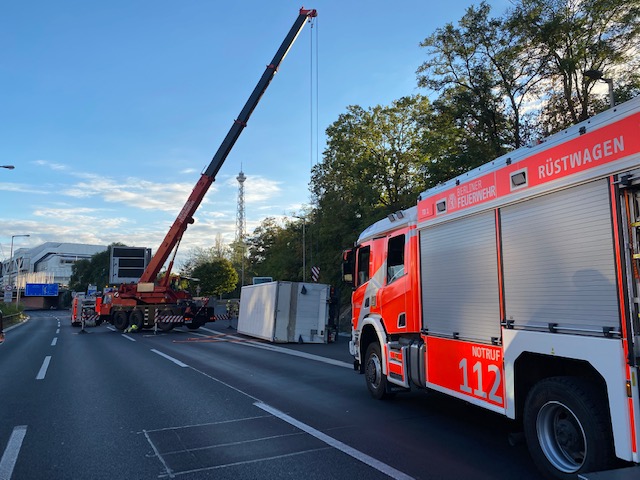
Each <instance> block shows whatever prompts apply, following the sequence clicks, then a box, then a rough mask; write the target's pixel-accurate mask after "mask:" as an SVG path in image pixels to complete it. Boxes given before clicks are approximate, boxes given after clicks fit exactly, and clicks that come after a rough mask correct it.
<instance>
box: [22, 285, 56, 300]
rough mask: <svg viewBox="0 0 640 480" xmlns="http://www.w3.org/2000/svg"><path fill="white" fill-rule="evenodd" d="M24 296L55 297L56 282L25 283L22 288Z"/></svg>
mask: <svg viewBox="0 0 640 480" xmlns="http://www.w3.org/2000/svg"><path fill="white" fill-rule="evenodd" d="M24 296H25V297H57V296H58V284H57V283H27V284H26V285H25V288H24Z"/></svg>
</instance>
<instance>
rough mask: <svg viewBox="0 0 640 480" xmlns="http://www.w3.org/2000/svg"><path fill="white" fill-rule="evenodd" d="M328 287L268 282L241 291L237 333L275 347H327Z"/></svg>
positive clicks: (243, 288)
mask: <svg viewBox="0 0 640 480" xmlns="http://www.w3.org/2000/svg"><path fill="white" fill-rule="evenodd" d="M329 299H330V287H329V285H324V284H319V283H302V282H269V283H261V284H258V285H247V286H244V287H242V293H241V295H240V312H239V315H238V333H242V334H245V335H250V336H252V337H256V338H261V339H263V340H268V341H270V342H275V343H289V342H303V343H327V323H328V320H329Z"/></svg>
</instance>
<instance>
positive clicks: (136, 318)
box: [129, 308, 144, 330]
mask: <svg viewBox="0 0 640 480" xmlns="http://www.w3.org/2000/svg"><path fill="white" fill-rule="evenodd" d="M129 323H130V324H131V325H135V326H136V329H137V330H140V329H141V328H142V324H143V323H144V313H143V312H142V310H139V309H137V308H135V309H133V310H132V312H131V315H129Z"/></svg>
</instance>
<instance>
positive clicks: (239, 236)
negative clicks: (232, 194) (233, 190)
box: [236, 167, 247, 243]
mask: <svg viewBox="0 0 640 480" xmlns="http://www.w3.org/2000/svg"><path fill="white" fill-rule="evenodd" d="M246 179H247V177H246V176H245V175H244V172H243V171H242V167H240V173H239V174H238V176H237V177H236V180H237V181H238V213H237V214H236V242H242V243H244V237H245V235H246V233H247V232H246V231H245V230H246V227H247V224H246V222H245V220H244V181H245V180H246Z"/></svg>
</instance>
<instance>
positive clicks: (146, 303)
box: [96, 8, 317, 331]
mask: <svg viewBox="0 0 640 480" xmlns="http://www.w3.org/2000/svg"><path fill="white" fill-rule="evenodd" d="M316 16H317V12H316V10H307V9H304V8H301V9H300V12H299V14H298V18H297V19H296V20H295V22H294V24H293V26H292V27H291V30H289V33H288V34H287V36H286V37H285V39H284V41H283V42H282V44H281V45H280V48H279V49H278V51H277V52H276V54H275V56H274V57H273V60H272V61H271V63H270V64H268V65H267V67H266V69H265V71H264V73H263V74H262V77H261V78H260V80H259V81H258V83H257V85H256V86H255V88H254V90H253V92H252V93H251V95H250V96H249V99H248V100H247V102H246V103H245V105H244V107H243V109H242V111H241V112H240V115H239V116H238V118H237V120H235V121H234V122H233V125H232V126H231V129H230V130H229V132H228V133H227V135H226V137H225V138H224V140H223V141H222V144H221V145H220V147H219V148H218V150H217V152H216V153H215V155H214V156H213V158H212V159H211V163H210V164H209V166H208V167H207V169H206V170H205V171H204V173H202V175H201V176H200V179H199V180H198V182H197V183H196V185H195V187H194V188H193V191H192V192H191V195H189V198H188V199H187V201H186V203H185V204H184V206H183V207H182V210H181V211H180V213H179V214H178V216H177V218H176V219H175V221H174V222H173V225H172V226H171V228H170V229H169V231H168V232H167V234H166V236H165V238H164V240H163V241H162V244H161V245H160V247H159V248H158V250H157V251H156V253H155V255H154V256H153V257H152V259H151V261H150V262H149V264H148V265H147V268H146V269H145V270H144V272H143V274H142V276H141V277H140V280H139V281H138V283H136V284H122V285H120V286H119V288H118V290H117V291H112V292H107V293H105V294H104V296H103V298H102V299H100V301H98V302H97V303H96V310H97V311H98V312H99V314H100V319H101V320H103V321H107V322H109V323H111V324H113V325H114V326H115V327H116V328H117V329H118V330H125V329H126V328H127V327H129V326H135V327H136V328H152V327H154V326H155V327H157V328H160V329H161V330H165V331H166V330H170V329H172V328H173V327H174V326H175V325H180V324H185V325H187V326H188V327H189V328H191V329H197V328H199V327H200V326H201V325H203V324H204V323H205V322H208V321H214V320H215V315H214V311H213V308H212V307H210V306H209V302H208V299H201V300H196V299H194V298H192V297H191V295H190V294H189V293H188V292H185V291H181V290H177V289H175V288H173V287H172V286H171V284H170V279H171V275H170V274H171V269H172V267H173V262H174V260H175V256H176V253H177V250H178V247H179V245H180V241H181V239H182V236H183V235H184V232H185V231H186V229H187V227H188V226H189V225H190V224H192V223H193V222H194V220H193V215H194V214H195V212H196V210H197V209H198V207H199V206H200V203H202V200H203V198H204V196H205V194H206V193H207V191H208V190H209V187H210V186H211V184H212V183H213V182H214V180H215V177H216V174H217V173H218V171H219V170H220V168H221V167H222V164H223V163H224V161H225V160H226V158H227V156H228V155H229V152H231V149H232V148H233V146H234V144H235V143H236V141H237V140H238V137H239V136H240V134H241V133H242V131H243V130H244V127H246V125H247V122H248V120H249V117H250V116H251V114H252V113H253V110H254V109H255V108H256V106H257V105H258V102H259V101H260V98H261V97H262V95H263V94H264V92H265V91H266V89H267V87H268V86H269V84H270V83H271V80H272V79H273V77H274V76H275V74H276V72H277V71H278V67H279V66H280V63H281V62H282V60H284V57H285V56H286V55H287V53H288V52H289V49H290V48H291V46H292V45H293V42H294V41H295V40H296V38H297V37H298V35H299V34H300V32H301V31H302V28H303V27H304V24H305V23H306V22H307V21H311V20H312V19H313V18H315V17H316ZM171 252H173V256H172V258H171V260H170V262H169V265H168V267H167V270H166V272H165V274H164V276H163V277H162V278H161V279H160V280H159V281H157V277H158V275H159V274H160V270H161V269H162V267H163V266H164V264H165V262H166V261H167V260H168V259H169V256H170V255H171Z"/></svg>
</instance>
